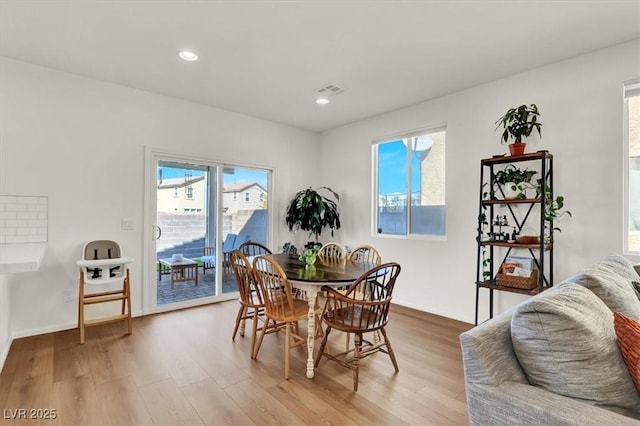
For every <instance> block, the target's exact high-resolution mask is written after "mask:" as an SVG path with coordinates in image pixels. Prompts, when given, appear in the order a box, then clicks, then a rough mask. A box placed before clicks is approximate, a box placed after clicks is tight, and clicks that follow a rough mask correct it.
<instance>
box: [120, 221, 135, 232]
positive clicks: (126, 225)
mask: <svg viewBox="0 0 640 426" xmlns="http://www.w3.org/2000/svg"><path fill="white" fill-rule="evenodd" d="M120 227H121V228H122V230H123V231H133V220H132V219H122V220H121V221H120Z"/></svg>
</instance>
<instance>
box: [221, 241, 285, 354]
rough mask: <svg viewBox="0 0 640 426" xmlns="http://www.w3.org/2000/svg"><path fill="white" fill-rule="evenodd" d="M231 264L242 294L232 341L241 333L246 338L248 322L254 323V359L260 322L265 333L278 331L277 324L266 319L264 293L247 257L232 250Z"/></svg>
mask: <svg viewBox="0 0 640 426" xmlns="http://www.w3.org/2000/svg"><path fill="white" fill-rule="evenodd" d="M229 262H230V263H231V268H232V269H233V273H234V275H235V277H236V282H237V283H238V291H239V292H240V298H239V299H238V302H239V303H240V308H239V309H238V315H237V316H236V324H235V326H234V328H233V335H232V336H231V340H233V341H235V340H236V334H237V333H238V330H239V331H240V336H242V337H244V334H245V323H246V320H248V319H250V320H252V321H253V324H252V326H253V328H252V331H251V353H250V356H251V358H253V354H254V351H255V345H256V335H257V330H258V321H259V320H262V321H263V325H262V329H264V330H265V332H271V331H277V327H276V325H275V324H272V323H271V322H270V321H268V320H267V319H266V318H265V315H264V311H265V307H264V301H263V299H262V293H261V292H260V290H259V288H258V286H257V285H256V284H255V281H254V277H253V268H252V267H251V263H250V262H249V260H248V259H247V257H246V256H245V255H244V254H243V253H242V252H241V251H240V250H232V251H231V252H230V253H229Z"/></svg>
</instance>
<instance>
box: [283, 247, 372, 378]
mask: <svg viewBox="0 0 640 426" xmlns="http://www.w3.org/2000/svg"><path fill="white" fill-rule="evenodd" d="M270 256H271V257H272V258H273V259H274V260H275V261H276V262H277V263H278V265H280V267H281V268H282V270H283V272H284V273H285V275H286V277H287V280H289V282H290V283H291V286H292V287H294V288H296V289H298V290H300V291H301V292H302V294H305V295H306V298H307V302H308V304H309V312H308V314H307V318H308V324H307V378H309V379H311V378H313V375H314V359H313V349H314V345H315V336H316V319H315V307H316V305H317V298H318V293H319V292H320V289H321V288H322V286H324V285H327V286H331V287H334V288H335V287H344V286H348V285H349V284H350V283H352V282H354V281H355V280H356V279H358V278H360V276H362V275H363V274H365V273H366V272H368V271H369V270H371V269H373V268H375V267H376V266H378V265H377V264H376V263H372V262H352V261H350V260H347V259H341V260H334V259H326V258H324V257H322V256H318V258H317V260H316V262H315V263H314V264H313V265H307V264H306V263H305V262H303V261H300V260H298V256H297V255H293V254H287V253H279V254H273V255H270ZM317 326H318V327H321V326H322V324H318V325H317Z"/></svg>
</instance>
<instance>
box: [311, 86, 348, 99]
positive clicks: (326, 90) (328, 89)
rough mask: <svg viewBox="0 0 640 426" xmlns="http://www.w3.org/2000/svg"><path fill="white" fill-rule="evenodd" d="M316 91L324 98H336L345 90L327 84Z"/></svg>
mask: <svg viewBox="0 0 640 426" xmlns="http://www.w3.org/2000/svg"><path fill="white" fill-rule="evenodd" d="M315 91H316V93H317V94H319V95H323V96H336V95H339V94H340V93H342V92H344V89H343V88H341V87H338V86H336V85H335V84H325V85H324V86H322V87H318V88H317V89H316V90H315Z"/></svg>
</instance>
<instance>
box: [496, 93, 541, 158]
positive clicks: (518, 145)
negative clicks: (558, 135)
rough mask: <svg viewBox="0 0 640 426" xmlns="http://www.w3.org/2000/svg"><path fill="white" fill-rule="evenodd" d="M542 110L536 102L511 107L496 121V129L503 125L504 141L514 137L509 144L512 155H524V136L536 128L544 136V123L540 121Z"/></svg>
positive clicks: (506, 141) (527, 135)
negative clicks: (539, 109)
mask: <svg viewBox="0 0 640 426" xmlns="http://www.w3.org/2000/svg"><path fill="white" fill-rule="evenodd" d="M538 117H540V111H538V107H537V105H536V104H531V105H528V106H527V105H520V106H519V107H517V108H509V109H508V110H507V112H506V113H505V114H504V115H503V116H502V117H500V118H499V119H498V121H496V125H497V126H496V130H498V129H499V128H501V127H502V129H503V131H502V143H508V142H509V139H510V138H513V143H512V144H510V145H509V152H510V153H511V155H522V154H524V149H525V146H526V144H525V143H524V142H523V141H522V139H523V138H527V137H529V135H531V133H532V132H533V131H534V130H536V131H537V132H538V135H540V137H542V132H541V127H542V124H541V123H540V122H538Z"/></svg>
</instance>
